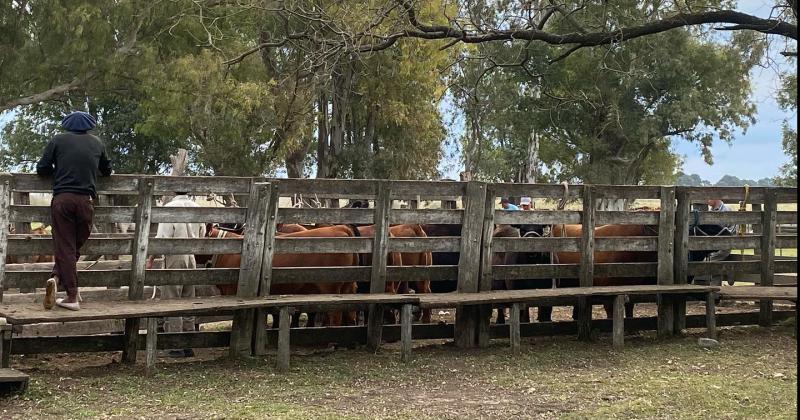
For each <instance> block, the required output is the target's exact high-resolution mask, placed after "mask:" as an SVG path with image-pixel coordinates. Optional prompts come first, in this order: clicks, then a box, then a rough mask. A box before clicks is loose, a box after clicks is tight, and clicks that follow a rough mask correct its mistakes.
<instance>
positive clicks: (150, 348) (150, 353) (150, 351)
mask: <svg viewBox="0 0 800 420" xmlns="http://www.w3.org/2000/svg"><path fill="white" fill-rule="evenodd" d="M157 344H158V318H147V343H146V346H145V355H146V356H147V357H146V358H145V370H146V371H147V373H148V374H149V373H152V370H153V367H154V366H155V365H156V353H157V351H158V349H157Z"/></svg>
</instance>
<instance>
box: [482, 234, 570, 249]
mask: <svg viewBox="0 0 800 420" xmlns="http://www.w3.org/2000/svg"><path fill="white" fill-rule="evenodd" d="M579 250H580V238H560V237H558V238H553V237H545V238H534V237H528V238H493V239H492V251H493V252H578V251H579Z"/></svg>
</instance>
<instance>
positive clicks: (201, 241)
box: [149, 237, 246, 255]
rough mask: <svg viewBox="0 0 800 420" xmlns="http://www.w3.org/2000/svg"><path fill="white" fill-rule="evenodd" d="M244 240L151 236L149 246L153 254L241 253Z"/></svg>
mask: <svg viewBox="0 0 800 420" xmlns="http://www.w3.org/2000/svg"><path fill="white" fill-rule="evenodd" d="M245 240H246V237H245ZM244 242H245V241H243V240H242V239H235V238H231V239H215V238H196V239H195V238H191V239H190V238H151V239H150V245H149V248H150V253H151V254H153V255H185V254H198V255H214V254H240V253H242V250H243V247H244Z"/></svg>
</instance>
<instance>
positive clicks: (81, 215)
mask: <svg viewBox="0 0 800 420" xmlns="http://www.w3.org/2000/svg"><path fill="white" fill-rule="evenodd" d="M50 213H51V215H52V218H53V243H54V245H55V265H54V266H53V274H54V275H55V276H57V277H58V282H59V284H60V286H61V289H63V290H65V291H66V292H67V296H69V297H71V298H75V297H76V296H77V294H78V271H77V269H76V267H75V266H76V263H77V262H78V258H80V256H81V254H80V249H81V247H82V246H83V244H84V243H85V242H86V240H87V239H89V234H90V233H92V217H93V216H94V207H93V206H92V198H91V197H90V196H88V195H82V194H75V193H68V192H64V193H60V194H57V195H55V196H54V197H53V201H52V202H51V203H50Z"/></svg>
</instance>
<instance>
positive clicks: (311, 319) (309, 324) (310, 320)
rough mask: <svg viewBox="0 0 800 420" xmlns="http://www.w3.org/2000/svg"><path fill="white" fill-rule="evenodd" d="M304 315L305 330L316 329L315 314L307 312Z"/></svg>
mask: <svg viewBox="0 0 800 420" xmlns="http://www.w3.org/2000/svg"><path fill="white" fill-rule="evenodd" d="M306 315H307V316H308V321H306V328H308V327H316V326H317V312H309V313H307V314H306Z"/></svg>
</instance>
